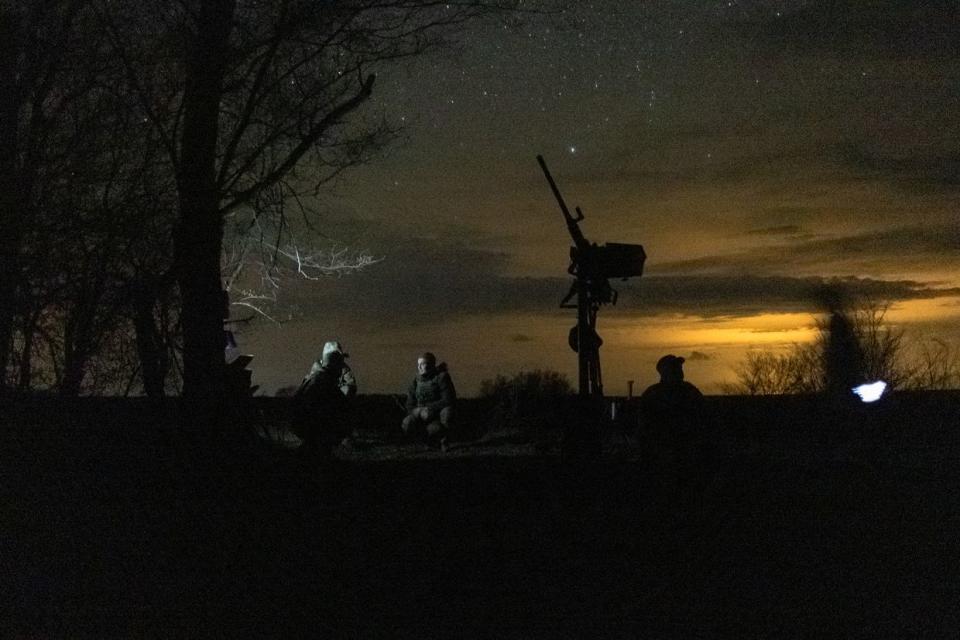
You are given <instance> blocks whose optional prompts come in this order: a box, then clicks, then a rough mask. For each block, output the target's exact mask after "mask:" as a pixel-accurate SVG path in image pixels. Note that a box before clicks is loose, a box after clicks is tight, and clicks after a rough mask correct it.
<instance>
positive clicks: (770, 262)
mask: <svg viewBox="0 0 960 640" xmlns="http://www.w3.org/2000/svg"><path fill="white" fill-rule="evenodd" d="M957 247H960V227H957V226H956V225H948V224H944V225H923V226H920V225H918V226H909V227H906V226H905V227H899V228H895V229H885V230H880V231H872V232H868V233H861V234H853V235H847V236H841V237H835V238H812V239H811V238H804V237H798V238H794V239H792V240H791V239H788V240H787V242H784V243H781V244H777V245H775V246H770V247H758V248H752V249H750V250H748V251H742V252H739V253H734V254H727V255H711V256H703V257H700V258H694V259H691V260H679V261H674V262H667V263H659V264H655V265H650V266H649V267H648V269H647V271H648V273H655V274H673V275H677V274H718V275H719V274H732V273H763V274H771V275H773V274H777V273H784V272H790V273H794V274H795V273H797V272H798V271H799V272H806V273H810V272H815V273H820V274H831V273H832V274H842V273H844V272H846V273H849V272H851V271H856V270H858V269H875V270H878V271H888V270H889V269H890V267H891V266H895V267H903V266H905V265H914V266H924V265H926V266H929V267H931V268H932V269H937V270H941V271H942V270H943V263H944V260H945V259H949V260H955V259H956V258H957V255H958V254H957Z"/></svg>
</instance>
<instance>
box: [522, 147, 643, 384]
mask: <svg viewBox="0 0 960 640" xmlns="http://www.w3.org/2000/svg"><path fill="white" fill-rule="evenodd" d="M537 162H539V163H540V168H541V169H542V170H543V174H544V176H545V177H546V179H547V182H548V183H549V184H550V189H551V191H553V195H554V197H555V198H556V200H557V204H559V205H560V211H561V212H562V213H563V217H564V220H565V222H566V224H567V231H569V233H570V237H571V239H572V240H573V247H571V248H570V266H569V267H567V273H569V274H570V275H572V276H573V277H574V278H575V280H574V282H573V285H572V286H571V287H570V291H569V293H567V295H566V297H565V298H564V299H563V300H562V301H561V302H560V307H561V308H564V309H576V310H577V324H576V325H574V327H573V328H572V329H571V330H570V336H569V343H570V348H571V349H573V350H574V351H575V352H576V353H577V365H578V366H577V372H578V376H577V378H578V393H579V396H580V397H581V398H591V397H592V398H598V399H602V398H603V377H602V375H601V370H600V347H601V345H603V340H602V339H601V338H600V336H599V334H598V333H597V312H598V311H599V310H600V307H601V306H602V305H605V304H616V303H617V292H616V290H615V289H613V287H611V286H610V278H622V279H627V278H631V277H639V276H640V275H642V274H643V264H644V262H645V261H646V259H647V255H646V253H645V252H644V250H643V247H642V246H640V245H638V244H621V243H614V242H611V243H608V244H606V245H603V246H597V245H596V244H593V243H591V242H589V241H588V240H587V239H586V237H584V235H583V232H582V231H581V229H580V224H579V223H580V221H581V220H583V218H584V215H583V212H582V211H581V210H580V207H576V209H575V211H576V213H577V215H576V217H574V216H573V215H571V213H570V210H569V209H568V208H567V204H566V202H564V200H563V196H562V195H560V190H559V189H558V188H557V184H556V182H554V180H553V176H551V175H550V171H549V169H547V163H546V162H545V161H544V159H543V156H537ZM574 297H576V303H575V304H571V303H570V301H571V300H572V299H573V298H574Z"/></svg>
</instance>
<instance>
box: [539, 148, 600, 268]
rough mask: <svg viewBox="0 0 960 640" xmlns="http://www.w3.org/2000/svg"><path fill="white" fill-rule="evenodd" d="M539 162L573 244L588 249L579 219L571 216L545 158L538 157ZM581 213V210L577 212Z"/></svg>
mask: <svg viewBox="0 0 960 640" xmlns="http://www.w3.org/2000/svg"><path fill="white" fill-rule="evenodd" d="M537 162H539V163H540V168H541V169H543V175H544V176H546V178H547V182H548V183H549V184H550V190H551V191H553V197H554V198H556V199H557V204H559V205H560V211H562V212H563V219H564V220H566V222H567V230H568V231H569V232H570V236H571V237H572V238H573V243H574V244H575V245H576V246H577V247H578V248H581V249H582V248H586V247H588V246H589V243H588V242H587V239H586V238H584V237H583V233H582V232H581V231H580V226H579V225H578V224H577V219H576V218H574V217H573V216H572V215H570V209H568V208H567V203H566V202H564V200H563V196H562V195H561V194H560V189H558V188H557V183H556V182H554V181H553V176H552V175H550V170H549V169H547V163H546V161H545V160H544V159H543V156H541V155H538V156H537ZM577 211H578V213H579V209H578V210H577ZM580 217H581V218H582V217H583V214H580Z"/></svg>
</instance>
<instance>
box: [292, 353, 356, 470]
mask: <svg viewBox="0 0 960 640" xmlns="http://www.w3.org/2000/svg"><path fill="white" fill-rule="evenodd" d="M343 356H344V354H343V353H342V352H341V351H339V350H329V351H327V350H324V353H323V355H322V356H321V358H320V360H319V361H317V362H316V363H315V364H314V365H313V368H312V369H311V370H310V373H309V374H308V375H307V376H306V377H305V378H304V379H303V382H301V383H300V387H299V388H298V389H297V391H296V393H295V394H294V411H295V416H294V432H295V433H296V435H297V436H298V437H299V438H300V439H301V440H303V447H304V450H305V452H306V453H308V454H311V455H316V456H318V457H320V458H329V457H331V455H332V452H333V449H334V447H336V446H337V445H338V444H339V443H340V441H341V440H342V439H343V438H344V436H345V435H346V433H345V431H346V429H347V425H346V420H345V419H344V412H345V410H346V402H347V396H346V395H345V394H344V392H343V391H342V389H341V382H342V376H343V368H344V367H345V366H346V364H345V362H344V360H343Z"/></svg>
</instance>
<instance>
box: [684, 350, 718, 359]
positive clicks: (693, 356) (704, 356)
mask: <svg viewBox="0 0 960 640" xmlns="http://www.w3.org/2000/svg"><path fill="white" fill-rule="evenodd" d="M686 359H687V360H689V361H694V362H695V361H697V360H713V356H711V355H710V354H707V353H704V352H702V351H691V352H690V355H688V356H687V358H686Z"/></svg>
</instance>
